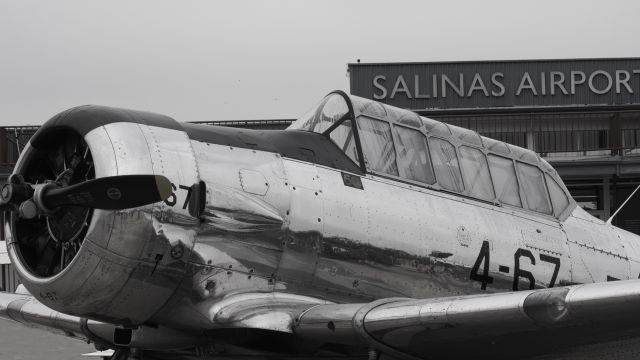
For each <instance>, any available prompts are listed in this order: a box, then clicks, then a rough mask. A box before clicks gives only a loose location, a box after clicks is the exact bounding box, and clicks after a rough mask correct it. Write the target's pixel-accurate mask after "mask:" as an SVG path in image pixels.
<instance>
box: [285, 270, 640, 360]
mask: <svg viewBox="0 0 640 360" xmlns="http://www.w3.org/2000/svg"><path fill="white" fill-rule="evenodd" d="M639 320H640V281H639V280H631V281H617V282H609V283H597V284H585V285H577V286H571V287H563V288H552V289H542V290H533V291H522V292H511V293H497V294H483V295H472V296H462V297H451V298H436V299H427V300H415V299H383V300H379V301H376V302H373V303H370V304H360V305H358V304H346V305H345V304H336V305H319V306H315V307H312V308H310V309H308V310H307V311H305V312H303V313H302V314H300V315H299V316H298V318H297V321H296V323H295V326H294V333H295V334H296V335H297V336H298V337H301V338H305V339H313V340H315V341H322V342H325V343H338V344H346V345H352V346H358V345H360V346H366V347H368V348H370V349H375V350H378V351H379V352H381V353H384V354H387V355H391V356H395V357H399V358H403V359H406V358H409V359H410V358H421V359H424V358H430V359H437V358H446V359H454V358H465V359H470V358H489V357H491V358H493V359H495V358H498V359H502V358H504V359H513V358H531V357H536V356H540V355H544V354H550V353H553V354H568V353H572V354H580V353H583V354H582V355H581V356H580V357H582V358H584V357H585V356H586V354H588V355H590V356H595V357H602V356H604V355H606V354H605V353H598V351H605V352H606V351H617V352H618V354H619V353H620V350H621V347H622V346H627V347H630V348H632V349H634V351H635V354H636V355H635V356H637V354H638V352H639V351H640V321H639ZM599 344H602V345H605V344H606V346H599Z"/></svg>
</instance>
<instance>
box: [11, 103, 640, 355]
mask: <svg viewBox="0 0 640 360" xmlns="http://www.w3.org/2000/svg"><path fill="white" fill-rule="evenodd" d="M0 198H1V200H2V201H1V204H2V205H1V206H2V209H3V210H4V211H5V224H4V226H5V234H6V242H7V250H8V254H9V257H10V259H11V261H12V263H13V266H14V267H15V270H16V271H17V272H18V274H19V275H20V277H21V280H22V286H20V288H19V289H18V290H17V291H16V293H0V317H3V318H6V319H9V320H13V321H17V322H19V323H22V324H24V325H26V326H32V327H37V328H42V329H45V330H49V331H52V332H55V333H59V334H61V335H65V336H70V337H74V338H78V339H79V340H84V341H88V342H92V343H94V345H95V347H96V349H97V350H98V351H105V350H109V349H111V350H113V352H108V353H107V354H110V355H109V356H110V359H112V360H124V359H145V360H146V359H184V360H195V359H292V360H294V359H295V360H298V359H370V360H376V359H485V358H493V359H513V358H522V359H568V358H604V357H615V358H617V359H625V358H635V357H637V354H638V353H639V351H640V325H638V324H640V322H639V320H640V311H639V308H640V280H636V279H637V277H638V274H640V238H639V237H638V236H637V235H634V234H632V233H630V232H627V231H625V230H622V229H619V228H617V227H615V226H612V225H611V224H610V223H606V222H603V221H601V220H599V219H597V218H594V217H592V216H591V215H589V214H588V213H587V212H586V211H585V210H583V209H582V208H580V207H579V206H578V205H577V204H576V202H575V201H574V200H573V199H572V197H571V196H570V194H569V192H568V190H567V188H566V187H565V186H564V184H563V182H562V180H561V179H560V177H559V176H558V174H557V172H556V171H555V170H554V169H553V167H552V166H550V165H549V164H548V163H547V162H546V161H545V160H544V159H542V158H540V156H538V155H537V154H536V153H535V152H533V151H531V150H527V149H523V148H519V147H517V146H513V145H510V144H506V143H504V142H501V141H497V140H492V139H489V138H487V137H483V136H480V135H478V134H477V133H476V132H474V131H471V130H467V129H463V128H460V127H456V126H452V125H447V124H445V123H442V122H438V121H435V120H431V119H428V118H425V117H421V116H419V115H417V114H416V113H414V112H411V111H408V110H404V109H399V108H395V107H391V106H388V105H385V104H382V103H379V102H375V101H372V100H368V99H364V98H359V97H356V96H352V95H348V94H346V93H344V92H342V91H334V92H331V93H330V94H328V95H327V96H326V97H325V98H324V99H323V100H322V101H321V102H320V103H319V104H318V105H316V106H315V107H314V108H312V109H311V111H309V112H308V113H307V114H305V115H303V116H302V117H300V118H299V119H298V120H297V121H295V122H294V123H293V124H292V125H291V126H290V127H289V128H287V129H286V130H269V131H264V130H249V129H239V128H227V127H216V126H209V125H198V124H189V123H178V122H177V121H175V120H174V119H172V118H170V117H167V116H163V115H159V114H154V113H149V112H141V111H133V110H125V109H119V108H111V107H104V106H95V105H87V106H80V107H76V108H72V109H69V110H67V111H64V112H62V113H60V114H58V115H56V116H54V117H53V118H52V119H50V120H49V121H47V122H46V123H45V124H44V125H43V126H42V127H41V128H40V129H39V130H38V132H37V133H36V134H35V135H34V136H33V137H32V138H31V140H30V141H29V143H28V144H27V145H26V147H25V149H24V150H23V152H22V153H21V156H20V158H19V160H18V162H17V164H16V167H15V170H14V173H13V174H12V175H11V176H10V178H9V180H8V182H7V184H5V185H3V187H2V189H1V191H0ZM614 280H615V281H614ZM28 351H29V350H28V349H25V352H28ZM100 354H103V353H100ZM105 356H106V355H105Z"/></svg>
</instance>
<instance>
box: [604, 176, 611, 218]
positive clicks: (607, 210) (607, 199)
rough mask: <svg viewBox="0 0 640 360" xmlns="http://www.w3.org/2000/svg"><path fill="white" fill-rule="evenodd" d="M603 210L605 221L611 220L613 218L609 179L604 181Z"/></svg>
mask: <svg viewBox="0 0 640 360" xmlns="http://www.w3.org/2000/svg"><path fill="white" fill-rule="evenodd" d="M602 210H603V212H604V214H603V215H604V217H603V219H609V217H610V216H611V188H610V187H609V178H608V177H607V178H604V179H603V181H602Z"/></svg>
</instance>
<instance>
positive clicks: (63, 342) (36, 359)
mask: <svg viewBox="0 0 640 360" xmlns="http://www.w3.org/2000/svg"><path fill="white" fill-rule="evenodd" d="M94 351H95V349H94V347H93V345H90V344H86V343H84V342H82V341H79V340H75V339H71V338H67V337H64V336H60V335H56V334H51V333H49V332H46V331H43V330H37V329H31V328H27V327H24V326H22V325H20V324H17V323H15V322H12V321H8V320H3V319H0V360H89V359H93V358H87V357H84V356H82V354H86V353H89V352H94Z"/></svg>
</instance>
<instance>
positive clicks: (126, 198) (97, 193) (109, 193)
mask: <svg viewBox="0 0 640 360" xmlns="http://www.w3.org/2000/svg"><path fill="white" fill-rule="evenodd" d="M171 192H172V189H171V182H170V181H169V179H167V178H166V177H164V176H161V175H120V176H110V177H102V178H98V179H93V180H88V181H84V182H81V183H78V184H75V185H71V186H67V187H62V188H52V189H47V190H46V191H44V193H43V194H42V202H43V203H44V206H46V207H47V208H49V209H53V208H56V207H58V206H63V205H77V206H85V207H91V208H96V209H104V210H120V209H128V208H133V207H138V206H143V205H147V204H152V203H155V202H158V201H163V200H166V199H167V198H168V197H169V196H170V195H171Z"/></svg>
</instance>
